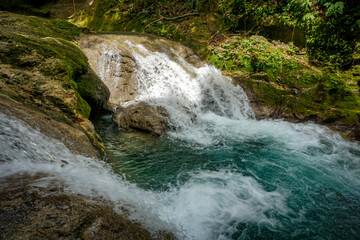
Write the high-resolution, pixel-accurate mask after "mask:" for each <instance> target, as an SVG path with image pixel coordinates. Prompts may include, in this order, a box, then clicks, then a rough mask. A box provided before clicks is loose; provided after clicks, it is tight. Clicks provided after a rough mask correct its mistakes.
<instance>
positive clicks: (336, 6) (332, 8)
mask: <svg viewBox="0 0 360 240" xmlns="http://www.w3.org/2000/svg"><path fill="white" fill-rule="evenodd" d="M324 6H325V7H327V11H326V14H325V16H327V17H329V16H331V15H335V16H337V15H338V14H339V15H341V14H343V12H344V2H336V3H332V2H327V3H325V4H324Z"/></svg>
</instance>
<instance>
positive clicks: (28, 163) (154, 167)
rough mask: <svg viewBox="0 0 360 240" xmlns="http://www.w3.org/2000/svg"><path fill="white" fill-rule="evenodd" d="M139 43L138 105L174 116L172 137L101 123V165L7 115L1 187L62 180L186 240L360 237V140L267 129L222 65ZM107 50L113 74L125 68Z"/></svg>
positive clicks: (271, 125) (311, 127) (103, 70)
mask: <svg viewBox="0 0 360 240" xmlns="http://www.w3.org/2000/svg"><path fill="white" fill-rule="evenodd" d="M127 44H128V46H129V49H131V50H132V54H133V56H134V58H135V63H136V75H137V78H138V91H139V93H138V94H137V95H136V97H135V99H134V101H146V102H148V103H150V104H151V105H154V106H162V107H164V108H165V109H166V110H167V112H168V113H169V115H170V117H169V130H168V132H167V134H166V135H165V136H162V137H160V138H154V137H151V136H149V135H146V134H144V133H140V132H126V131H124V130H122V129H120V128H118V127H117V126H116V125H115V124H114V123H112V121H111V116H110V115H103V116H96V117H95V118H94V119H93V121H94V124H95V127H96V129H97V131H98V132H99V134H100V135H101V136H102V138H103V140H104V143H105V145H106V148H107V149H106V152H105V161H101V160H97V159H91V158H87V157H84V156H80V155H74V154H73V153H71V152H70V150H68V149H67V148H66V147H65V146H64V145H63V144H62V143H61V142H59V141H56V140H53V139H49V138H47V137H46V136H44V135H42V134H41V133H40V132H39V131H37V130H36V129H32V128H31V127H29V126H27V125H26V124H25V123H23V122H21V121H20V120H18V119H15V118H13V117H11V116H8V115H5V114H4V113H0V142H1V144H0V159H1V160H0V180H1V179H4V178H6V177H10V176H13V175H19V174H27V175H36V174H38V173H44V176H43V177H41V178H39V179H38V180H37V181H36V182H35V183H33V184H34V185H39V186H42V187H46V186H47V185H50V184H53V182H54V180H55V181H57V182H59V183H62V184H63V185H64V186H65V190H66V191H67V192H69V193H70V194H71V193H79V194H83V195H87V196H94V197H103V198H104V199H107V200H109V201H112V202H114V203H115V206H116V210H118V211H121V208H122V207H125V208H127V209H129V211H130V212H131V216H130V217H131V218H132V219H135V220H137V221H140V222H141V223H142V224H143V225H144V226H145V227H146V228H148V229H149V230H151V231H154V232H155V231H157V230H159V229H165V230H167V231H170V232H172V233H174V235H175V236H176V237H177V238H179V239H199V240H202V239H204V240H209V239H210V240H211V239H358V238H359V236H360V145H359V144H358V143H355V142H349V141H346V140H344V139H342V138H341V137H340V136H339V135H337V134H335V133H333V132H332V131H330V130H329V129H327V128H326V127H322V126H319V125H315V124H291V123H288V122H284V121H281V120H261V121H259V120H256V119H255V117H254V113H253V111H252V110H251V108H250V106H249V103H248V100H247V97H246V95H245V93H244V91H243V90H242V89H241V88H240V87H239V86H236V87H235V86H233V85H232V84H231V83H230V82H229V80H228V79H225V78H224V77H223V76H222V75H221V73H220V71H219V70H217V69H215V68H214V67H213V66H209V65H204V66H202V67H199V68H196V67H193V66H192V65H190V64H189V63H187V62H186V61H185V60H184V59H182V58H181V57H180V56H179V55H177V54H176V53H175V52H172V53H171V54H169V53H167V52H154V51H150V50H148V49H147V48H146V47H145V46H143V45H139V44H134V43H132V42H130V41H129V42H128V43H127ZM104 48H106V49H107V51H106V52H105V51H104V54H103V57H104V59H100V60H99V61H101V63H102V64H99V66H100V67H99V69H95V70H96V71H97V72H98V74H99V76H101V77H106V74H107V73H109V72H111V71H115V72H116V71H118V69H110V70H109V66H110V65H111V66H117V67H119V68H120V67H121V65H116V64H110V62H111V61H112V60H114V61H117V60H118V57H113V56H112V54H111V52H110V51H109V48H111V46H104ZM105 53H106V54H105ZM170 55H171V57H170ZM174 56H175V57H174ZM111 59H112V60H111ZM129 104H130V103H129ZM0 182H1V181H0Z"/></svg>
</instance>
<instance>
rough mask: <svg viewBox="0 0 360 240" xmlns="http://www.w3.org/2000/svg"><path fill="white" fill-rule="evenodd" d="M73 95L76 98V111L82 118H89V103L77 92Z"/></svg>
mask: <svg viewBox="0 0 360 240" xmlns="http://www.w3.org/2000/svg"><path fill="white" fill-rule="evenodd" d="M75 95H76V98H77V103H76V111H77V112H78V113H79V114H80V115H81V116H83V117H84V118H89V117H90V112H91V107H90V105H89V104H88V103H87V102H86V101H85V100H84V99H83V98H82V97H81V95H80V94H79V93H78V92H75Z"/></svg>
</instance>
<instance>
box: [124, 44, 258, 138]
mask: <svg viewBox="0 0 360 240" xmlns="http://www.w3.org/2000/svg"><path fill="white" fill-rule="evenodd" d="M126 43H127V44H128V46H129V47H130V48H131V50H132V54H133V56H134V58H135V63H136V76H137V79H138V91H139V92H138V95H137V97H136V98H135V100H136V101H145V102H147V103H150V104H152V105H154V106H161V107H164V108H165V109H166V110H167V112H168V113H169V115H170V119H169V123H170V126H171V127H173V128H175V129H177V131H176V133H174V132H173V133H172V134H173V135H174V134H177V136H180V135H181V136H183V137H185V136H186V137H187V138H192V139H194V140H197V141H199V142H202V143H204V140H205V139H207V140H209V136H206V137H205V136H204V131H203V130H204V116H205V115H206V114H209V113H214V114H216V115H219V116H223V117H226V118H230V119H243V118H253V117H254V113H253V111H252V110H251V108H250V106H249V102H248V99H247V96H246V94H245V92H244V91H243V89H242V88H241V87H240V86H235V85H233V84H232V83H231V82H230V80H229V79H226V78H225V77H223V76H222V74H221V72H220V71H219V70H218V69H216V68H215V67H213V66H210V65H207V64H204V66H202V67H199V68H197V67H194V66H193V65H191V64H189V63H188V62H186V61H185V59H184V58H182V57H181V56H180V55H179V54H177V53H176V52H175V51H174V50H173V49H170V51H166V50H164V51H163V52H152V51H149V50H148V49H146V48H145V47H144V46H143V45H140V44H137V45H135V44H133V43H132V42H130V41H126Z"/></svg>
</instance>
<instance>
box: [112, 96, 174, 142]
mask: <svg viewBox="0 0 360 240" xmlns="http://www.w3.org/2000/svg"><path fill="white" fill-rule="evenodd" d="M113 121H114V122H116V123H117V124H118V125H119V126H120V127H121V128H124V129H137V130H142V131H146V132H149V133H150V134H152V135H154V136H161V135H163V134H164V133H165V130H166V127H167V121H168V113H167V112H166V110H165V109H164V108H162V107H153V106H151V105H149V104H148V103H145V102H140V103H136V104H132V105H130V106H128V107H125V108H122V107H119V108H118V109H117V110H116V111H115V113H114V115H113Z"/></svg>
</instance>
